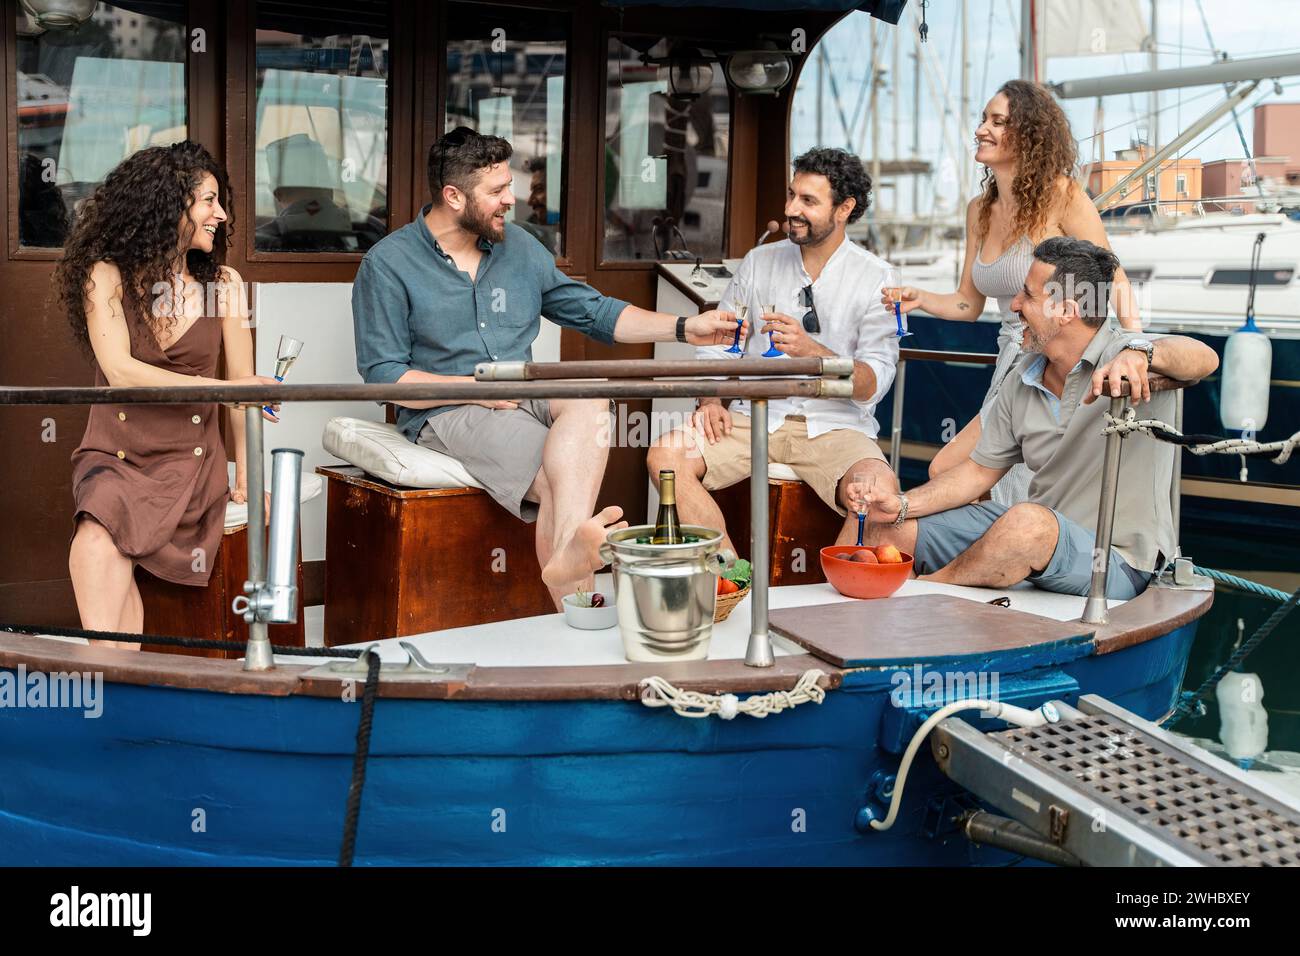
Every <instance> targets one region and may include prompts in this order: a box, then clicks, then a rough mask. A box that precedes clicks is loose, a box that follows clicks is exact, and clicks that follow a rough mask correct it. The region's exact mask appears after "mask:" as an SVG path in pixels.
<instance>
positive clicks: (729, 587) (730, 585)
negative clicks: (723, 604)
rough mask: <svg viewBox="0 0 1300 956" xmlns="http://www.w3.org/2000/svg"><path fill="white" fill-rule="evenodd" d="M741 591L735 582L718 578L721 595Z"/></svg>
mask: <svg viewBox="0 0 1300 956" xmlns="http://www.w3.org/2000/svg"><path fill="white" fill-rule="evenodd" d="M739 590H740V585H739V584H737V583H736V582H735V581H728V580H727V579H726V578H718V593H719V594H735V593H736V592H737V591H739Z"/></svg>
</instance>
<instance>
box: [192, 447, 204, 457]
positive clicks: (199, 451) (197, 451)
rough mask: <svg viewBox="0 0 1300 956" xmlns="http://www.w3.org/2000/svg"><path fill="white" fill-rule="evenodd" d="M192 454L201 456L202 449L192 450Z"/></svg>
mask: <svg viewBox="0 0 1300 956" xmlns="http://www.w3.org/2000/svg"><path fill="white" fill-rule="evenodd" d="M194 454H196V455H201V454H203V449H202V448H196V449H194Z"/></svg>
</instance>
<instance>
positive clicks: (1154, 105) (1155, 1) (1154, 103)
mask: <svg viewBox="0 0 1300 956" xmlns="http://www.w3.org/2000/svg"><path fill="white" fill-rule="evenodd" d="M1159 9H1160V0H1151V36H1150V37H1149V38H1148V40H1147V43H1148V44H1149V45H1150V48H1151V72H1152V73H1154V72H1156V71H1157V70H1159V69H1160V54H1159V53H1157V52H1156V23H1157V11H1159ZM1147 109H1148V110H1149V111H1150V117H1149V119H1148V120H1147V125H1148V126H1149V127H1150V128H1151V152H1152V153H1153V154H1154V153H1156V152H1158V151H1159V150H1160V93H1159V91H1157V90H1152V91H1151V102H1150V105H1149V106H1148V107H1147ZM1152 185H1153V187H1154V188H1153V189H1152V190H1151V193H1152V194H1151V196H1150V198H1151V199H1152V200H1154V201H1155V205H1154V206H1153V207H1152V210H1153V212H1154V214H1155V215H1157V216H1158V215H1159V214H1160V166H1159V165H1157V166H1156V178H1155V180H1154V182H1153V183H1152ZM1174 211H1175V212H1177V205H1176V204H1175V210H1174Z"/></svg>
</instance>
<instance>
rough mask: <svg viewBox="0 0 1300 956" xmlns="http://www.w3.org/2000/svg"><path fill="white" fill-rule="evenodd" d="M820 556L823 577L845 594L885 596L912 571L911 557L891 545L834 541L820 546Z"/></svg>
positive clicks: (899, 584) (867, 596) (854, 596)
mask: <svg viewBox="0 0 1300 956" xmlns="http://www.w3.org/2000/svg"><path fill="white" fill-rule="evenodd" d="M821 557H822V573H823V574H825V575H826V580H827V581H829V582H830V585H831V587H833V588H834V589H835V590H837V591H839V592H840V593H841V594H843V595H844V596H845V597H851V598H883V597H889V596H890V595H891V594H893V593H894V592H895V591H897V590H898V589H899V588H901V587H902V586H903V582H904V581H906V580H907V577H908V575H910V574H911V573H912V556H911V555H910V554H905V553H904V552H902V551H899V550H898V549H897V548H896V547H894V546H893V545H892V544H882V545H877V546H875V547H865V546H859V545H853V544H835V545H831V546H830V547H827V548H822V551H821Z"/></svg>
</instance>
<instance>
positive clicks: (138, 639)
mask: <svg viewBox="0 0 1300 956" xmlns="http://www.w3.org/2000/svg"><path fill="white" fill-rule="evenodd" d="M0 631H3V632H6V633H9V634H26V635H30V636H33V637H39V636H41V635H49V636H50V637H84V638H86V639H87V640H91V641H120V642H123V643H130V644H158V645H162V646H165V647H193V648H202V649H204V650H214V651H245V650H247V649H248V645H247V644H246V643H244V642H242V641H212V640H208V639H207V638H202V637H176V636H173V635H164V634H123V633H120V632H118V631H91V630H87V629H86V628H82V627H42V626H37V625H32V624H0ZM271 650H272V651H273V652H274V653H276V654H287V655H295V656H298V657H342V658H353V659H356V658H359V657H360V656H361V655H362V653H367V652H368V656H367V658H366V683H365V687H364V688H363V689H362V691H361V719H360V720H359V721H358V723H357V742H356V748H355V750H354V751H353V753H352V778H351V780H350V781H349V783H348V801H347V807H346V809H345V811H344V814H343V839H342V841H341V843H340V846H339V866H351V865H352V856H353V851H354V850H355V848H356V843H357V821H358V820H359V819H360V817H361V792H362V790H363V789H364V788H365V785H366V763H367V761H368V759H369V757H370V735H371V730H372V728H373V725H374V716H375V697H376V696H377V694H378V691H379V655H378V654H376V653H375V651H374V650H373V649H369V648H367V649H366V651H364V652H363V651H362V650H351V649H348V648H341V647H288V646H284V645H279V644H272V645H271Z"/></svg>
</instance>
